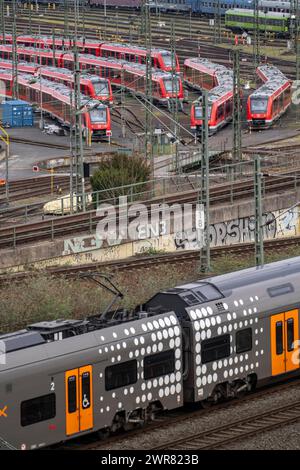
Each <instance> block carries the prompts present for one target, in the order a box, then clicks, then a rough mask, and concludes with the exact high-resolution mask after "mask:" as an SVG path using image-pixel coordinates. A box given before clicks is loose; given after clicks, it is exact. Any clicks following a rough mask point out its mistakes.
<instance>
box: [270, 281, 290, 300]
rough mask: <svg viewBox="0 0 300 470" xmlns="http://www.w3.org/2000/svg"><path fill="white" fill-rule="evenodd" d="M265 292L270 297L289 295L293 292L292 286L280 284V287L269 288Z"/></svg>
mask: <svg viewBox="0 0 300 470" xmlns="http://www.w3.org/2000/svg"><path fill="white" fill-rule="evenodd" d="M267 292H268V294H269V296H270V297H277V296H278V295H284V294H290V293H292V292H294V287H293V286H292V284H290V283H289V284H282V285H281V286H275V287H269V288H268V289H267Z"/></svg>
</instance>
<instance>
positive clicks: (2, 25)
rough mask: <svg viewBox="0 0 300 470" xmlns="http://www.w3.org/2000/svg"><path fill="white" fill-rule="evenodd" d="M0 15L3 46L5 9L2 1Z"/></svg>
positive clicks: (0, 1)
mask: <svg viewBox="0 0 300 470" xmlns="http://www.w3.org/2000/svg"><path fill="white" fill-rule="evenodd" d="M0 15H1V34H2V36H3V40H2V43H3V44H5V8H4V0H0Z"/></svg>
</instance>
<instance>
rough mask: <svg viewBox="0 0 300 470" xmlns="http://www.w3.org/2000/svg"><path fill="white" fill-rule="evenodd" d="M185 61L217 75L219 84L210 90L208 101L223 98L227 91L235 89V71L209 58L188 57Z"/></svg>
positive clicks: (212, 101)
mask: <svg viewBox="0 0 300 470" xmlns="http://www.w3.org/2000/svg"><path fill="white" fill-rule="evenodd" d="M185 62H187V64H188V63H190V64H192V65H195V66H196V68H198V69H199V70H205V71H206V72H207V73H209V74H210V75H212V76H215V77H216V80H217V83H218V85H217V86H216V87H214V88H212V89H211V90H209V92H208V103H209V104H210V103H211V104H212V103H214V102H215V101H217V100H219V99H221V98H223V96H225V95H226V94H227V93H229V92H231V91H233V71H232V70H230V69H228V68H227V67H225V66H224V65H220V64H216V63H215V62H211V61H210V60H208V59H205V58H201V57H194V58H192V59H187V60H186V61H185Z"/></svg>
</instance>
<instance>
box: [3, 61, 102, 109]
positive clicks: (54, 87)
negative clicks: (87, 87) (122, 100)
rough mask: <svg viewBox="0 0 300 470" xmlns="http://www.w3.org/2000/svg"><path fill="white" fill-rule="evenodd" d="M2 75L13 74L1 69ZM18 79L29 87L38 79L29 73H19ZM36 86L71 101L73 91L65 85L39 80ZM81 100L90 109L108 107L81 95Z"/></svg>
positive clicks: (43, 79)
mask: <svg viewBox="0 0 300 470" xmlns="http://www.w3.org/2000/svg"><path fill="white" fill-rule="evenodd" d="M0 74H8V75H10V76H11V72H8V71H7V69H0ZM18 79H21V80H23V81H24V82H25V83H27V84H28V85H30V84H32V85H33V83H32V80H33V79H36V77H33V76H32V75H31V74H28V73H24V72H19V73H18ZM35 84H36V85H37V86H38V87H39V86H42V87H45V88H47V89H48V90H51V91H52V92H56V93H58V94H59V95H61V97H64V98H66V100H67V101H69V100H70V94H71V91H72V90H71V89H70V88H69V87H68V86H66V85H64V84H63V83H58V82H54V81H52V80H47V79H45V78H38V79H37V82H35ZM44 91H46V90H44ZM72 93H73V94H74V90H73V91H72ZM73 99H74V98H73ZM80 100H81V105H84V106H86V107H87V108H88V109H91V108H107V106H106V105H104V104H103V103H101V102H100V101H98V100H95V99H89V98H88V97H86V96H85V95H83V94H80Z"/></svg>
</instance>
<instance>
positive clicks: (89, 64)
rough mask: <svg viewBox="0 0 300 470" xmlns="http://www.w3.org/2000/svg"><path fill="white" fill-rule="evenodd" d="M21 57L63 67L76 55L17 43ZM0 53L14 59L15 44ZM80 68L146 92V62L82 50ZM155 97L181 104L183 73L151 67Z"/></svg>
mask: <svg viewBox="0 0 300 470" xmlns="http://www.w3.org/2000/svg"><path fill="white" fill-rule="evenodd" d="M17 55H18V60H19V61H27V62H34V61H36V60H37V59H38V61H39V64H41V65H42V66H46V67H48V66H51V67H52V66H56V67H63V68H67V69H70V70H73V69H74V55H73V54H70V53H64V52H63V51H56V52H55V54H53V51H51V50H37V49H34V48H26V47H18V48H17ZM0 57H2V58H4V59H8V60H11V59H12V46H10V45H5V46H0ZM78 61H79V66H80V69H81V70H82V71H83V72H84V73H86V72H90V73H93V74H96V75H98V76H99V77H102V78H106V79H109V80H110V82H111V83H112V84H113V85H115V86H119V87H121V86H122V87H124V88H125V89H126V90H129V91H131V92H133V93H135V94H137V95H140V96H145V92H146V66H145V65H142V64H134V63H131V62H126V61H124V60H117V59H112V58H104V57H95V56H93V55H91V54H79V58H78ZM152 97H153V99H154V100H155V101H157V102H159V103H161V104H164V105H167V106H168V107H169V106H170V102H171V101H173V100H178V101H179V104H180V106H182V101H183V98H184V92H183V85H182V80H181V78H180V76H178V75H177V74H171V73H169V72H162V71H160V70H157V69H152Z"/></svg>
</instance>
